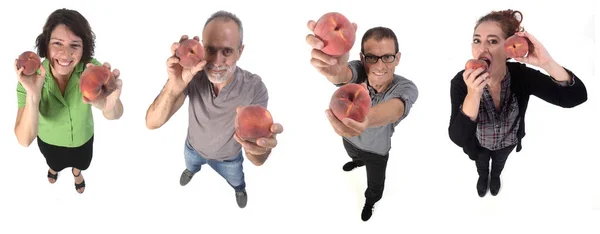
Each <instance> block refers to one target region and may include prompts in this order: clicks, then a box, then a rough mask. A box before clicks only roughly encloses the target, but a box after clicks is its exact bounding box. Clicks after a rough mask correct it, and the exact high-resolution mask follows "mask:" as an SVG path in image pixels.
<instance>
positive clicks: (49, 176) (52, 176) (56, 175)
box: [48, 170, 58, 184]
mask: <svg viewBox="0 0 600 234" xmlns="http://www.w3.org/2000/svg"><path fill="white" fill-rule="evenodd" d="M48 179H54V183H56V181H57V180H58V172H57V173H56V174H52V172H50V170H48ZM48 182H49V181H48ZM54 183H51V184H54Z"/></svg>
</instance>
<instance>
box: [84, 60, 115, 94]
mask: <svg viewBox="0 0 600 234" xmlns="http://www.w3.org/2000/svg"><path fill="white" fill-rule="evenodd" d="M115 81H116V80H115V76H114V75H113V73H112V72H111V71H110V70H109V69H108V68H107V67H105V66H97V65H93V66H90V67H88V68H86V69H85V70H84V71H83V73H82V74H81V77H80V78H79V89H80V90H81V93H82V94H83V96H84V97H85V98H87V99H88V100H90V101H96V100H101V99H103V98H106V97H107V96H108V95H110V94H111V93H112V92H113V91H115V89H117V84H116V82H115Z"/></svg>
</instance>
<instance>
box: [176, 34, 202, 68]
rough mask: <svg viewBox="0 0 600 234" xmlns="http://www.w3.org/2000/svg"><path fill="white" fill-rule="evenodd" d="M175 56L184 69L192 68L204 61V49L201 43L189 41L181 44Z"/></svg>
mask: <svg viewBox="0 0 600 234" xmlns="http://www.w3.org/2000/svg"><path fill="white" fill-rule="evenodd" d="M175 56H177V58H179V64H180V65H181V66H182V67H184V68H191V67H194V66H196V65H198V63H200V61H202V60H203V59H204V47H203V46H202V44H201V43H200V42H199V41H196V40H194V39H187V40H185V41H183V42H181V43H180V44H179V47H178V48H177V50H176V51H175Z"/></svg>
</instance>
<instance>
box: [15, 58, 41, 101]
mask: <svg viewBox="0 0 600 234" xmlns="http://www.w3.org/2000/svg"><path fill="white" fill-rule="evenodd" d="M31 53H32V52H31ZM30 56H31V57H30ZM35 56H37V55H35ZM35 56H32V55H31V54H29V53H28V52H25V53H23V54H21V55H20V56H19V58H17V59H15V63H14V69H15V73H16V74H17V79H18V80H19V83H21V85H22V86H23V88H24V89H25V91H26V92H27V94H28V95H34V96H33V97H35V98H37V99H36V100H39V98H40V95H41V92H42V87H44V81H45V79H46V69H45V68H44V67H43V66H40V65H37V62H36V61H35ZM32 57H33V61H32V60H31V59H32ZM23 58H26V59H23ZM38 58H39V57H38ZM36 66H38V67H39V69H40V74H37V73H36V70H33V72H32V73H30V74H29V75H28V74H26V72H25V70H32V69H33V68H32V67H36ZM36 69H37V68H36ZM29 72H30V71H29Z"/></svg>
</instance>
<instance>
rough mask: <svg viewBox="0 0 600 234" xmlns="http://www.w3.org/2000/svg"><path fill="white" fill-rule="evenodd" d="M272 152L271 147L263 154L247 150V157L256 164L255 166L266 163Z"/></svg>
mask: <svg viewBox="0 0 600 234" xmlns="http://www.w3.org/2000/svg"><path fill="white" fill-rule="evenodd" d="M270 154H271V150H270V149H269V150H268V151H267V152H266V153H264V154H261V155H255V154H252V153H249V152H248V151H246V158H248V160H250V162H252V164H254V165H255V166H261V165H263V164H264V163H265V161H267V158H269V155H270Z"/></svg>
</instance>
